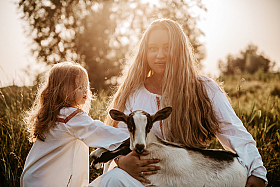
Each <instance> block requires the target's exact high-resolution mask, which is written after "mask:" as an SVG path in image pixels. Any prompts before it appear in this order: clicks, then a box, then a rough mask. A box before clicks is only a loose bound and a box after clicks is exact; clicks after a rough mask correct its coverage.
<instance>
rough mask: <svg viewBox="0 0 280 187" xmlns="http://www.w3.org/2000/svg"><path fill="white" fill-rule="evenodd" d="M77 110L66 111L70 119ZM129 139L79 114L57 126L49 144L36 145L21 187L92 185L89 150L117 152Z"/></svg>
mask: <svg viewBox="0 0 280 187" xmlns="http://www.w3.org/2000/svg"><path fill="white" fill-rule="evenodd" d="M76 110H77V108H73V107H69V108H63V109H61V111H60V114H59V116H58V117H59V118H62V119H66V118H67V117H68V116H69V115H70V114H72V113H73V112H75V111H76ZM128 137H129V135H128V134H127V133H125V132H122V131H121V130H119V129H117V128H114V127H111V126H108V125H105V124H104V123H102V122H101V121H98V120H93V119H92V118H90V117H89V116H88V115H87V114H86V113H84V112H79V113H77V114H76V115H75V116H74V117H72V118H71V119H70V120H69V121H68V122H66V123H63V122H56V126H55V127H54V128H52V129H50V131H49V133H47V134H46V139H45V141H41V140H39V139H37V140H36V141H35V143H34V144H33V146H32V148H31V150H30V152H29V154H28V156H27V158H26V162H25V165H24V170H23V172H22V175H21V178H20V186H21V187H38V186H40V187H60V186H61V187H66V186H69V187H70V186H72V187H82V186H88V184H89V147H103V148H106V149H108V150H114V149H115V148H117V147H118V146H119V145H120V144H121V143H122V142H123V141H124V140H126V139H127V138H128Z"/></svg>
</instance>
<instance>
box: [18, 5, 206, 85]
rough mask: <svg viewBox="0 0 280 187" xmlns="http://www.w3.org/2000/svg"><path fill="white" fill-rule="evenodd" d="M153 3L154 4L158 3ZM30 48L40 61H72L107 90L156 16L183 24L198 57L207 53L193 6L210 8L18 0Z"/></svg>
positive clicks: (96, 83) (199, 58) (91, 79)
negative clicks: (29, 39) (30, 44)
mask: <svg viewBox="0 0 280 187" xmlns="http://www.w3.org/2000/svg"><path fill="white" fill-rule="evenodd" d="M154 3H155V4H154ZM18 7H19V10H20V11H21V12H22V13H23V19H24V20H25V21H26V22H27V24H28V27H26V31H27V33H28V34H29V35H28V36H29V37H30V38H31V39H32V43H33V45H32V51H33V54H34V56H35V57H36V58H37V59H38V61H39V62H44V63H46V64H49V65H50V64H54V63H58V62H60V61H65V60H74V61H77V62H79V63H81V64H83V65H84V66H85V67H86V69H87V70H88V72H89V78H90V81H91V87H93V88H95V89H96V90H102V89H107V88H109V87H110V86H111V85H115V84H116V77H117V76H118V74H119V72H121V70H122V68H123V64H124V59H125V58H126V57H128V56H129V55H130V54H129V51H131V50H130V49H133V48H134V47H135V45H136V44H137V43H138V41H139V39H140V37H141V33H143V31H144V29H146V28H147V25H148V24H149V23H150V22H151V21H152V20H154V19H155V18H171V19H173V20H176V21H178V22H179V23H181V24H182V26H183V29H184V31H185V33H186V34H187V35H188V36H189V38H190V42H191V43H192V45H193V48H194V52H195V54H197V58H198V61H200V60H201V59H203V58H204V56H205V54H204V53H205V52H204V47H203V44H202V43H201V42H200V41H199V39H198V38H199V37H200V36H201V35H202V34H203V32H202V31H201V30H200V29H199V28H198V27H197V21H198V19H199V16H196V15H195V14H193V13H192V12H193V11H192V10H193V9H195V10H197V9H201V10H204V11H206V8H205V7H204V5H203V4H202V3H201V1H200V0H198V1H197V0H196V1H195V0H191V1H181V0H173V1H169V0H165V1H158V2H157V1H153V2H149V1H146V2H143V1H138V0H130V1H126V0H107V1H95V0H79V1H68V0H60V1H54V0H45V1H41V0H20V1H19V2H18Z"/></svg>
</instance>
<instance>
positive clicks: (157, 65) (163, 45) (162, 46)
mask: <svg viewBox="0 0 280 187" xmlns="http://www.w3.org/2000/svg"><path fill="white" fill-rule="evenodd" d="M168 49H169V38H168V31H167V30H163V29H157V30H153V31H151V33H150V35H149V38H148V52H147V60H148V65H149V67H150V68H151V69H152V70H153V72H154V74H158V75H162V76H163V74H164V71H165V66H166V63H167V60H168V59H169V53H168Z"/></svg>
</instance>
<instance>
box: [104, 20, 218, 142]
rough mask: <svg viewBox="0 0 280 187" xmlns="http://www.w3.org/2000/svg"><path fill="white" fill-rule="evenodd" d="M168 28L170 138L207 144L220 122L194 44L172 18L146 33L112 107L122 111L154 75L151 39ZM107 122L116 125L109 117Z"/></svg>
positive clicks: (165, 88) (165, 87)
mask: <svg viewBox="0 0 280 187" xmlns="http://www.w3.org/2000/svg"><path fill="white" fill-rule="evenodd" d="M157 29H165V30H167V31H168V35H169V54H170V55H169V56H170V59H169V60H168V63H167V64H166V68H165V73H164V77H163V81H162V99H161V107H165V106H172V107H173V112H172V113H171V117H169V118H168V119H166V120H164V122H163V134H164V136H165V138H167V140H169V141H172V142H177V143H180V144H183V145H186V146H189V147H205V146H206V143H207V140H211V139H212V138H213V137H214V134H215V133H216V132H218V131H219V125H218V120H217V117H216V115H215V114H214V111H213V108H212V104H211V101H210V99H209V98H208V95H207V93H206V90H205V88H204V85H203V84H204V83H203V81H202V80H201V76H202V75H200V74H199V73H198V71H197V69H196V66H197V63H196V59H195V57H194V54H193V49H192V46H191V44H190V42H189V40H188V38H187V37H186V35H185V33H184V32H183V29H182V28H181V26H180V25H179V24H178V23H176V22H174V21H172V20H169V19H159V20H156V21H154V22H152V23H151V25H150V26H149V27H148V29H147V30H146V31H145V33H144V34H143V36H142V39H141V41H140V44H139V46H138V47H139V48H138V50H136V53H135V55H134V57H133V58H132V59H131V62H130V67H129V69H128V71H127V73H126V74H125V75H124V80H123V82H122V83H121V84H120V85H119V87H118V90H117V91H116V93H115V95H114V97H113V99H112V103H111V105H110V106H109V109H111V108H115V109H118V110H121V111H124V109H125V103H126V101H127V99H128V97H129V95H130V94H133V93H134V92H135V91H136V90H137V89H139V88H140V87H141V86H142V85H144V82H145V79H146V78H147V77H149V76H151V75H152V74H153V72H152V71H151V69H150V68H149V66H148V62H147V50H148V39H149V35H150V33H151V31H153V30H157ZM105 123H106V124H108V125H111V126H116V125H117V122H116V121H113V120H112V119H111V118H110V117H109V116H107V118H106V122H105Z"/></svg>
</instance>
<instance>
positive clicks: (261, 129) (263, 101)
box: [0, 73, 280, 187]
mask: <svg viewBox="0 0 280 187" xmlns="http://www.w3.org/2000/svg"><path fill="white" fill-rule="evenodd" d="M244 79H245V80H244ZM279 79H280V76H279V74H260V73H259V74H255V75H253V76H249V75H235V76H227V77H220V80H221V81H223V82H224V88H225V91H226V92H227V93H228V95H229V96H230V98H231V103H232V106H233V108H234V110H235V111H236V113H237V115H238V116H239V117H240V119H241V120H242V121H243V123H244V125H245V127H246V128H247V129H248V131H249V132H250V133H251V134H252V135H253V137H254V139H255V140H256V142H257V147H258V149H259V151H260V154H261V155H262V158H263V162H264V165H265V167H266V168H267V170H268V174H267V178H268V180H269V185H268V186H273V187H276V186H280V124H279V116H280V103H279V98H280V87H279V86H278V84H279ZM35 91H36V86H34V87H17V86H10V87H4V88H0V132H1V135H0V144H1V145H0V172H1V173H0V181H1V183H0V187H2V186H3V187H4V186H19V177H20V175H21V172H22V170H23V166H24V161H25V159H26V156H27V154H28V152H29V150H30V148H31V146H32V145H31V144H30V143H29V142H28V139H27V136H26V135H27V134H26V129H25V128H24V122H23V116H24V111H26V110H28V109H29V108H30V107H31V105H32V102H33V100H34V98H35ZM107 102H108V97H107V95H106V93H105V92H102V93H100V94H98V95H97V96H96V98H95V100H93V101H92V108H91V110H90V113H89V115H90V116H91V117H92V118H93V119H99V120H101V121H103V120H104V119H105V116H106V105H107ZM209 147H210V148H220V147H221V146H220V144H219V142H218V141H217V140H216V139H214V140H213V141H212V142H211V143H210V144H209ZM100 174H101V170H98V171H96V170H93V169H91V170H90V179H91V180H93V179H94V178H96V177H97V176H99V175H100Z"/></svg>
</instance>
